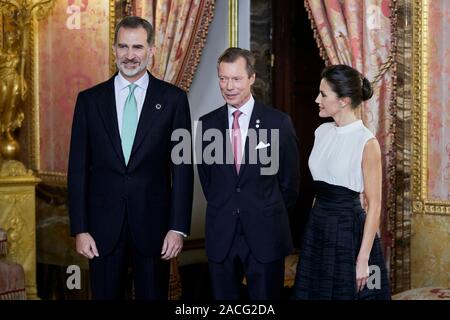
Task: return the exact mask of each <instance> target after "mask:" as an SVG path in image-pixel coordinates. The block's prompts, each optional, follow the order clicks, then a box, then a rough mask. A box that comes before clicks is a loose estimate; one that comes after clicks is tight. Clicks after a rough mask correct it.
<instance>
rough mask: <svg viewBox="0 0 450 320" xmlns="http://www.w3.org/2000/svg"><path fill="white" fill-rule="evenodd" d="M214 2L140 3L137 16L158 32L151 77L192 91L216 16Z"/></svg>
mask: <svg viewBox="0 0 450 320" xmlns="http://www.w3.org/2000/svg"><path fill="white" fill-rule="evenodd" d="M214 3H215V0H141V1H137V3H136V14H138V15H140V16H142V17H143V18H146V19H147V20H149V21H150V22H151V23H152V25H153V27H154V31H155V35H154V44H155V46H156V54H155V56H154V59H152V60H151V61H150V65H149V69H150V71H151V72H152V74H153V75H154V76H155V77H157V78H159V79H162V80H165V81H167V82H170V83H173V84H175V85H177V86H179V87H180V88H182V89H184V90H189V86H190V85H191V83H192V80H193V77H194V73H195V70H196V68H197V66H198V64H199V62H200V56H201V52H202V49H203V47H204V45H205V42H206V36H207V33H208V26H209V24H210V22H211V21H212V18H213V15H214Z"/></svg>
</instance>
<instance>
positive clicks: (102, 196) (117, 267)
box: [68, 17, 193, 299]
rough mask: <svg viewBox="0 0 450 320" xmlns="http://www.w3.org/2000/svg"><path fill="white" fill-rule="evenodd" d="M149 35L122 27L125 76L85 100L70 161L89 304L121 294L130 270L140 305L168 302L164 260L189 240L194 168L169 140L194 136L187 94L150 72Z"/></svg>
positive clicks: (118, 36) (118, 39)
mask: <svg viewBox="0 0 450 320" xmlns="http://www.w3.org/2000/svg"><path fill="white" fill-rule="evenodd" d="M152 36H153V28H152V26H151V24H150V23H149V22H148V21H146V20H144V19H142V18H139V17H126V18H124V19H123V20H122V21H121V22H120V23H119V24H118V25H117V27H116V32H115V40H114V48H113V49H114V52H115V57H116V64H117V67H118V69H119V72H118V73H117V74H116V75H114V76H113V77H112V78H111V79H109V80H108V81H106V82H103V83H101V84H98V85H96V86H94V87H93V88H90V89H87V90H85V91H83V92H80V94H79V95H78V99H77V103H76V106H75V113H74V119H73V125H72V138H71V145H70V155H69V169H68V190H69V212H70V224H71V234H72V235H74V236H75V237H76V250H77V252H78V253H80V254H82V255H83V256H85V257H87V258H89V259H90V260H89V265H90V278H91V290H92V297H93V298H94V299H121V298H123V297H124V295H125V291H126V290H125V285H126V283H125V282H126V281H125V280H126V276H127V270H128V261H129V260H131V262H132V270H133V272H132V273H133V280H134V287H135V296H136V298H137V299H167V291H168V281H169V263H168V261H169V260H170V259H172V258H174V257H176V256H177V255H178V253H179V252H180V251H181V249H182V246H183V237H184V236H186V235H187V234H188V233H189V230H190V220H191V210H192V192H193V168H192V164H191V163H189V164H188V163H181V164H177V165H175V164H174V162H172V161H171V150H172V148H173V146H174V143H175V142H173V141H171V135H172V132H173V131H174V130H176V129H184V130H188V131H189V132H190V130H191V120H190V112H189V104H188V100H187V97H186V94H185V92H184V91H182V90H181V89H179V88H177V87H175V86H173V85H171V84H168V83H166V82H163V81H160V80H158V79H156V78H155V77H153V76H152V75H151V74H150V73H149V72H148V71H147V65H148V62H149V59H150V58H151V57H152V56H153V54H154V50H155V48H154V46H153V45H152Z"/></svg>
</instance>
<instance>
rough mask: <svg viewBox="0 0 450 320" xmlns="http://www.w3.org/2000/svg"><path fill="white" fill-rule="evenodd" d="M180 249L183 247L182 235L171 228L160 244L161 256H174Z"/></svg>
mask: <svg viewBox="0 0 450 320" xmlns="http://www.w3.org/2000/svg"><path fill="white" fill-rule="evenodd" d="M181 249H183V236H182V235H181V234H179V233H176V232H174V231H172V230H170V231H169V232H167V234H166V237H165V238H164V243H163V246H162V251H161V255H162V257H161V258H162V259H163V260H170V259H172V258H175V257H176V256H177V255H178V254H179V253H180V251H181Z"/></svg>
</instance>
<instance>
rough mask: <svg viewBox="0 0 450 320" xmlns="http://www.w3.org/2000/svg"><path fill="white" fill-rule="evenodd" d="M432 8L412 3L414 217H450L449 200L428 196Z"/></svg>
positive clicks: (421, 1) (420, 0)
mask: <svg viewBox="0 0 450 320" xmlns="http://www.w3.org/2000/svg"><path fill="white" fill-rule="evenodd" d="M429 5H430V0H414V2H413V72H412V73H413V75H412V76H413V114H412V179H411V183H412V188H411V189H412V198H413V203H412V204H413V213H415V214H432V215H448V216H450V201H439V200H434V199H430V197H429V193H428V149H429V148H428V147H429V146H428V136H429V130H428V129H429V126H428V124H429V119H428V97H429V52H428V50H429V28H428V23H429Z"/></svg>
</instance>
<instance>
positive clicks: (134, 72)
mask: <svg viewBox="0 0 450 320" xmlns="http://www.w3.org/2000/svg"><path fill="white" fill-rule="evenodd" d="M127 62H135V60H124V61H122V62H121V61H116V66H117V68H118V69H119V70H120V72H122V73H123V74H124V75H126V76H127V77H134V76H136V75H137V74H139V73H141V72H142V71H143V70H145V69H146V68H147V65H148V59H143V60H142V61H141V63H140V64H139V65H138V66H137V68H135V69H127V68H125V67H124V66H123V63H127Z"/></svg>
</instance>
